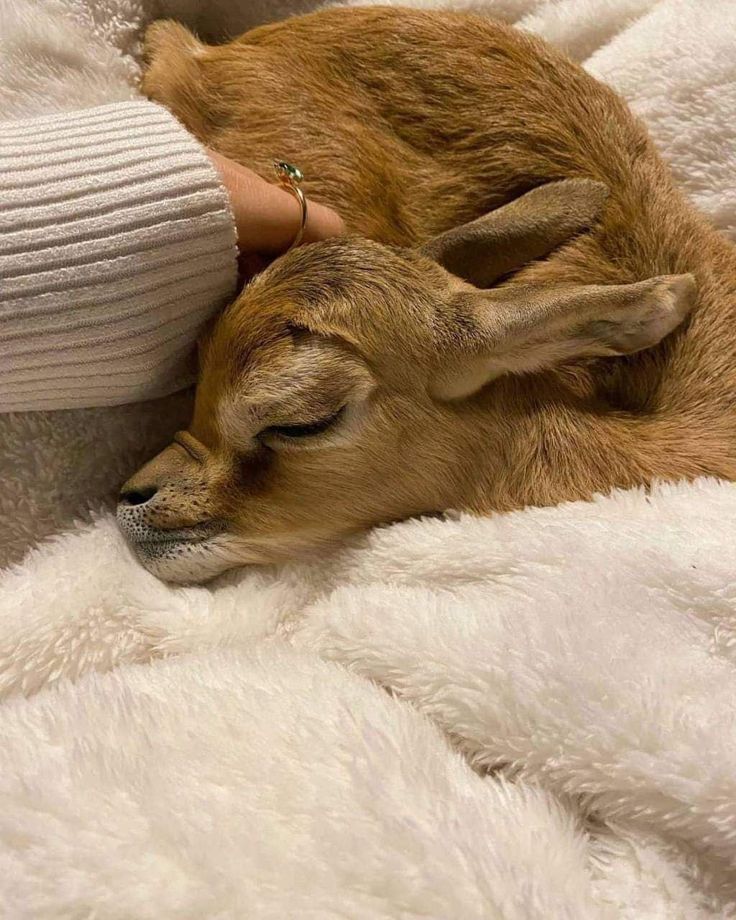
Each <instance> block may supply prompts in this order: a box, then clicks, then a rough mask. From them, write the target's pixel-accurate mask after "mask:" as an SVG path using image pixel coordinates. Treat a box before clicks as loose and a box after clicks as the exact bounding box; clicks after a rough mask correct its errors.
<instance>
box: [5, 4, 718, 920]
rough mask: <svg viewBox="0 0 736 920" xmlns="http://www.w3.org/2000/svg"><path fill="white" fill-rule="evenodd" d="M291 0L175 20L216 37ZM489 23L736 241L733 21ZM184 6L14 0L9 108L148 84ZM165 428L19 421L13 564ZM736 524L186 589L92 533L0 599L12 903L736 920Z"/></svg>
mask: <svg viewBox="0 0 736 920" xmlns="http://www.w3.org/2000/svg"><path fill="white" fill-rule="evenodd" d="M287 5H288V4H281V5H279V4H261V5H260V6H261V9H257V7H258V4H250V5H249V4H245V3H244V2H243V3H241V4H233V3H227V2H225V0H222V2H221V3H212V4H209V5H207V7H206V18H205V19H202V9H201V8H200V7H198V6H197V4H196V3H193V2H190V3H183V2H181V3H176V2H175V0H170V2H169V3H168V4H166V6H168V7H174V9H173V11H174V12H176V13H178V14H179V15H182V16H183V17H184V18H186V19H187V20H188V21H190V22H192V23H194V24H198V25H199V26H200V27H201V28H203V30H207V29H208V30H210V31H212V32H213V33H217V32H219V31H221V30H237V29H239V28H241V27H244V26H245V25H247V24H248V15H249V14H252V13H253V11H254V10H255V14H256V15H258V16H262V15H263V14H264V13H265V12H266V10H268V11H269V12H270V13H271V14H273V13H274V11H276V12H283V7H286V6H287ZM291 5H292V6H293V5H294V4H291ZM308 5H309V4H308V3H303V4H302V7H306V6H308ZM455 5H460V4H455ZM462 5H465V6H473V7H474V8H478V7H482V8H483V9H488V10H489V11H492V12H494V13H495V14H496V15H500V16H502V17H503V18H506V19H508V20H512V21H515V20H518V19H521V17H522V16H524V17H525V18H523V19H521V21H522V23H523V24H524V25H526V26H527V27H529V28H533V29H535V30H536V31H538V32H540V33H542V34H545V35H546V36H548V37H549V38H551V39H553V40H555V41H557V42H558V43H560V44H563V45H564V46H565V47H566V48H567V49H568V51H570V52H571V53H572V54H573V55H574V56H576V57H578V58H580V59H585V58H587V66H589V68H590V69H591V70H593V71H594V72H596V74H597V75H599V76H601V77H602V78H605V79H607V80H609V81H610V82H612V83H614V85H616V86H617V87H618V88H619V89H621V90H622V91H623V92H624V93H625V94H626V95H627V97H628V98H629V99H630V100H631V101H632V104H634V106H635V107H636V108H637V110H638V111H639V112H640V113H641V114H642V115H644V117H646V118H647V120H648V121H649V123H650V126H651V128H652V130H653V132H654V133H655V136H656V137H657V138H658V140H659V142H660V145H661V146H662V148H663V149H664V151H665V153H666V155H667V156H668V158H669V159H670V161H671V162H672V163H673V166H674V168H675V169H676V172H677V174H678V177H679V178H680V181H681V182H682V183H683V185H684V186H685V187H686V188H687V189H688V191H689V192H690V194H691V195H692V196H693V197H694V198H695V199H696V201H697V202H698V204H699V205H700V206H701V207H703V208H704V209H706V210H707V211H708V213H709V214H710V215H711V217H712V218H713V220H714V221H716V222H717V223H718V225H719V226H721V227H722V228H723V230H724V231H725V232H730V233H733V232H734V226H735V225H736V199H735V198H734V193H733V188H734V182H733V178H734V175H736V168H735V167H736V152H735V148H734V145H733V132H734V125H735V124H736V120H735V119H734V113H736V89H735V87H734V81H733V77H734V72H735V71H736V53H735V52H736V4H731V3H728V4H726V3H722V2H715V0H714V2H703V0H660V2H656V0H618V2H616V0H558V2H551V0H550V2H533V0H496V2H491V0H489V2H485V3H479V2H476V3H473V4H470V3H466V4H462ZM163 6H164V5H163V4H160V5H157V6H156V7H155V8H154V7H153V6H150V7H148V8H146V9H143V4H141V3H140V2H136V0H104V2H102V0H100V2H99V3H95V4H90V5H87V4H85V3H84V2H83V0H57V2H56V3H54V4H47V5H46V6H45V7H43V8H42V15H41V12H40V11H39V7H38V6H37V5H36V4H31V3H30V2H27V0H23V3H20V2H18V0H13V3H11V4H10V7H9V8H8V6H7V4H6V6H0V35H1V36H2V37H3V42H4V51H5V52H6V54H5V57H4V58H3V59H2V61H3V62H0V80H2V81H3V83H2V86H0V104H1V105H2V106H4V112H5V113H6V114H7V113H10V112H12V114H15V115H20V114H23V113H24V112H32V111H34V110H40V108H41V107H43V106H47V105H55V106H57V107H59V106H67V105H71V104H74V103H75V99H76V100H77V103H76V104H81V103H83V104H92V103H94V102H96V101H101V100H102V99H103V98H113V97H115V94H118V95H120V96H122V95H125V94H126V93H129V92H131V89H130V86H131V83H130V81H131V80H132V78H133V77H134V75H135V72H136V63H135V37H136V30H137V29H138V27H139V26H140V24H141V22H142V21H143V20H144V19H145V18H146V17H150V16H152V15H157V14H159V13H160V12H161V11H162V8H163ZM241 7H242V9H241ZM276 8H278V9H276ZM163 11H164V12H171V11H172V10H171V9H164V10H163ZM65 12H66V15H65V16H64V15H63V14H64V13H65ZM31 16H33V17H35V18H28V17H31ZM59 16H62V18H58V17H59ZM121 52H122V53H121ZM13 61H15V62H16V64H17V63H18V62H22V66H23V68H24V70H23V72H22V73H23V76H22V77H21V76H19V73H20V71H19V70H18V68H17V67H15V66H14V65H13ZM80 71H81V72H82V73H83V78H82V77H80ZM64 87H66V89H65V88H64ZM34 107H35V109H34ZM183 402H184V401H183V400H181V410H180V411H182V412H183V411H185V406H184V405H183ZM159 411H160V410H159ZM138 413H142V414H143V416H144V417H146V418H148V419H149V421H148V422H147V423H146V424H147V425H148V429H149V431H150V432H154V431H155V418H156V408H155V407H150V408H149V409H140V410H139V409H132V410H127V414H120V410H105V411H104V412H99V413H63V414H57V415H55V416H52V415H48V414H38V415H37V416H34V417H29V416H27V417H23V416H15V417H13V418H10V419H8V418H6V419H4V420H3V426H4V427H3V433H4V435H5V443H4V446H3V448H2V449H3V451H4V452H5V455H6V456H7V457H8V458H9V459H8V463H7V464H6V463H5V458H3V461H2V462H3V473H5V472H6V468H8V469H9V468H10V463H11V460H12V463H13V467H12V472H13V473H17V474H18V475H16V476H15V481H13V482H7V481H4V483H3V495H2V499H1V500H0V511H1V512H2V514H3V518H4V522H8V521H9V520H14V521H16V527H15V530H14V531H13V535H12V540H13V541H14V542H13V547H14V548H17V546H18V545H19V542H22V541H23V540H27V539H28V538H29V537H32V536H33V535H35V534H37V533H38V532H40V531H39V530H38V528H37V527H36V525H35V523H33V521H35V520H37V519H38V518H39V516H40V517H42V518H43V513H45V511H44V509H53V508H54V507H55V503H56V502H55V499H58V497H59V495H60V494H61V493H62V492H63V493H64V495H65V496H66V499H65V500H66V505H65V507H66V511H65V512H64V513H65V514H71V513H74V512H76V511H77V510H78V509H79V507H80V501H81V498H82V496H83V494H84V484H85V481H87V482H90V481H91V482H92V485H91V486H90V488H89V489H88V490H87V495H88V496H90V495H91V497H95V496H97V495H99V494H102V493H101V492H100V491H97V492H96V491H95V489H96V488H101V485H100V484H101V483H102V482H103V479H102V474H100V473H96V474H93V472H92V471H93V468H95V467H96V468H97V469H98V470H99V468H100V467H101V466H104V464H105V462H106V461H107V456H108V453H109V454H110V456H111V457H112V453H113V448H112V447H110V446H109V445H106V444H104V443H98V444H95V443H94V434H95V431H98V432H100V433H102V434H104V436H105V437H108V438H109V439H110V440H111V441H112V442H113V445H114V444H115V443H117V444H118V446H119V445H120V444H127V445H128V453H127V460H125V459H124V460H120V456H121V451H120V450H115V451H114V455H115V461H116V462H115V464H112V463H111V467H112V469H111V470H108V471H103V472H110V474H111V475H112V476H113V477H114V476H115V474H116V471H117V470H119V469H120V468H121V466H124V465H125V463H127V462H128V461H129V460H131V459H132V455H133V454H134V453H135V452H136V450H142V449H143V447H142V446H141V438H140V434H139V433H138V432H136V427H137V425H138V422H136V419H137V418H140V415H139V414H138ZM146 413H148V415H147V416H146ZM121 421H122V422H124V424H123V427H122V430H118V429H119V428H120V427H121ZM95 425H98V426H99V427H98V428H95ZM38 432H40V433H41V435H42V436H45V438H46V440H45V442H44V441H43V440H41V442H40V445H31V444H29V443H28V441H25V443H24V440H25V439H26V438H28V437H32V436H34V434H36V433H38ZM81 433H86V436H87V438H88V440H87V442H86V444H84V449H83V450H82V449H81V447H80V442H79V441H78V440H77V441H75V440H72V438H71V437H70V436H75V437H76V436H78V435H79V434H81ZM116 439H117V441H116ZM60 445H66V454H64V457H65V458H66V459H65V460H64V461H63V462H59V461H56V465H55V466H54V465H51V466H47V465H46V463H45V460H46V458H51V459H53V458H54V457H55V456H56V453H57V451H58V448H59V446H60ZM34 450H35V451H36V453H34ZM72 452H74V453H75V454H76V458H75V459H76V461H77V462H76V467H79V465H80V464H79V458H82V459H83V460H86V464H82V468H81V469H77V468H75V466H73V465H72V464H71V462H70V458H71V457H72V456H73V453H72ZM122 454H123V455H125V451H123V452H122ZM29 455H30V457H31V461H32V462H30V463H29V462H28V458H29ZM135 459H136V461H137V458H135ZM24 464H25V466H24ZM25 467H30V468H31V472H29V471H28V469H26V468H25ZM28 496H31V497H32V499H33V501H32V502H30V501H29V499H28ZM58 520H59V518H58V517H55V516H54V514H52V513H49V515H48V516H47V518H46V524H45V525H44V527H42V528H41V530H49V529H51V527H52V526H53V525H54V524H55V523H58ZM735 529H736V486H732V485H726V484H720V483H714V482H702V483H698V484H695V485H691V486H686V485H683V486H667V487H663V488H662V489H659V490H657V491H656V493H655V494H654V495H652V496H650V497H647V496H646V495H644V494H643V493H640V492H631V493H618V494H616V495H613V496H611V497H608V498H601V499H599V500H597V501H596V502H594V503H590V504H586V503H576V504H570V505H566V506H563V507H560V508H557V509H542V510H539V509H536V510H529V511H526V512H521V513H517V514H512V515H507V516H500V517H497V518H494V519H487V520H478V519H473V518H468V517H461V518H457V519H449V520H444V521H441V520H427V521H414V522H408V523H405V524H401V525H397V526H394V527H389V528H385V529H382V530H379V531H376V532H375V533H373V534H372V535H369V536H367V537H366V538H365V539H363V540H360V541H357V542H356V543H355V545H354V546H352V547H350V548H348V549H346V550H345V551H343V552H341V553H338V554H336V555H335V556H334V557H332V558H331V559H329V560H324V561H323V563H322V564H313V565H294V566H289V567H286V568H282V569H278V570H276V569H261V570H256V569H253V570H250V571H244V572H241V573H238V574H235V575H232V576H229V577H228V578H226V579H224V580H222V581H221V583H219V584H218V585H217V586H216V587H214V588H185V589H181V588H179V589H173V588H169V587H167V586H166V585H163V584H161V583H160V582H157V581H156V580H155V579H153V578H152V577H151V576H149V575H148V574H147V573H145V572H144V571H142V570H141V569H140V568H139V567H138V566H137V565H136V563H135V561H134V560H133V559H132V558H131V557H130V555H129V553H128V551H127V550H126V548H125V546H124V545H123V543H122V541H121V539H120V537H119V535H118V533H117V531H116V529H115V526H114V523H113V522H112V520H111V518H110V517H109V515H102V516H99V517H97V518H96V519H95V520H94V521H93V522H92V523H89V524H85V525H80V526H79V527H77V529H76V530H75V531H74V532H71V533H68V534H66V535H64V536H62V537H59V538H57V539H55V540H54V541H53V542H50V543H47V544H45V545H43V546H42V547H40V548H39V549H38V550H36V551H34V552H33V553H32V554H31V555H30V556H29V557H27V558H26V560H25V561H24V562H23V564H22V565H20V566H18V567H16V568H15V569H13V570H11V571H9V572H7V573H6V574H5V576H4V578H3V579H2V581H1V582H0V696H2V698H3V703H2V705H0V738H1V739H2V744H1V745H0V870H1V871H0V879H2V881H0V915H2V916H8V917H10V918H25V917H28V918H44V917H48V918H52V917H53V918H59V917H70V918H71V917H74V918H77V917H85V916H96V917H102V918H118V917H120V918H129V917H136V918H139V917H140V918H146V917H151V918H153V917H156V918H158V917H177V918H179V917H181V918H190V917H191V918H201V917H221V918H231V917H232V918H236V917H243V916H249V917H259V918H261V917H263V918H266V917H284V916H289V917H292V916H293V917H299V918H301V917H307V918H309V917H313V918H328V917H351V918H352V917H355V918H379V917H380V918H394V917H406V918H409V917H436V918H449V917H452V918H455V917H457V918H475V917H478V918H481V917H483V918H487V917H491V918H493V917H498V918H518V920H527V918H536V917H539V918H545V920H546V918H552V920H556V918H578V917H579V918H586V920H587V918H598V917H605V918H609V917H610V918H614V917H615V918H619V917H622V918H631V920H634V918H637V920H640V918H662V920H664V918H667V920H670V918H682V920H691V918H706V917H708V918H710V917H713V918H715V917H729V916H736V871H735V870H734V865H736V743H735V742H734V738H735V737H736V733H735V731H734V730H735V729H736V725H735V724H734V723H735V721H736V706H735V703H734V701H736V580H735V579H734V575H733V573H734V572H735V571H736V542H735V541H734V540H733V538H732V534H733V533H734V530H735ZM165 657H169V660H166V661H162V660H157V659H162V658H165ZM333 662H334V663H333ZM349 671H352V672H354V673H353V674H350V673H348V672H349ZM85 672H87V673H85ZM102 672H108V673H102ZM50 685H53V686H50ZM376 685H378V686H380V687H383V688H386V689H387V690H389V691H390V693H389V694H387V693H384V692H383V691H382V690H379V689H377V687H376ZM37 691H41V692H37ZM29 696H30V697H31V698H30V699H26V698H25V697H29ZM453 748H454V750H453Z"/></svg>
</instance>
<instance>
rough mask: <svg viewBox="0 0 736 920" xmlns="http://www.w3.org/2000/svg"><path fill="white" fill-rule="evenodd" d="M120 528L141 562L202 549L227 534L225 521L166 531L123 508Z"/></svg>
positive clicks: (206, 522) (119, 512)
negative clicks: (141, 559) (181, 550)
mask: <svg viewBox="0 0 736 920" xmlns="http://www.w3.org/2000/svg"><path fill="white" fill-rule="evenodd" d="M117 519H118V524H119V526H120V529H121V530H122V532H123V534H124V536H125V539H126V540H127V541H128V543H129V544H130V546H131V547H132V548H133V550H134V551H135V553H136V554H137V555H138V556H139V557H142V558H147V559H151V558H153V557H156V556H165V555H170V554H171V552H172V551H176V550H177V549H178V548H186V547H195V546H201V545H203V544H205V543H209V542H210V541H211V540H213V539H215V538H216V537H219V536H221V535H222V534H223V533H225V531H226V529H227V527H226V524H225V523H224V521H202V522H200V523H198V524H193V525H191V526H189V527H178V528H175V529H163V528H160V527H155V526H153V525H152V524H149V523H148V522H146V521H141V520H140V517H139V516H138V515H136V514H131V513H129V512H128V511H127V509H126V508H125V507H124V506H123V507H120V508H118V513H117Z"/></svg>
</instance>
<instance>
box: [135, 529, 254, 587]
mask: <svg viewBox="0 0 736 920" xmlns="http://www.w3.org/2000/svg"><path fill="white" fill-rule="evenodd" d="M134 551H135V554H136V556H137V557H138V559H139V561H140V563H141V565H142V566H143V567H144V568H145V569H147V570H148V571H149V572H150V573H151V574H152V575H155V576H156V577H157V578H160V579H161V580H162V581H166V582H169V583H170V584H175V585H196V584H203V583H204V582H207V581H211V580H212V579H213V578H217V576H218V575H222V574H223V573H224V572H227V571H229V570H230V569H234V568H238V567H240V566H245V565H252V564H254V563H263V562H268V561H269V560H268V559H265V558H263V556H262V554H261V553H258V552H257V551H253V550H251V551H249V550H248V548H247V547H246V546H244V545H243V543H242V542H241V541H240V540H238V539H236V538H234V537H231V536H229V535H227V534H220V535H218V536H216V537H213V538H212V539H210V540H203V541H201V542H198V543H188V542H181V543H176V544H168V545H167V546H166V548H165V549H163V550H159V549H158V547H150V546H149V545H145V544H143V545H138V546H135V547H134Z"/></svg>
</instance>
